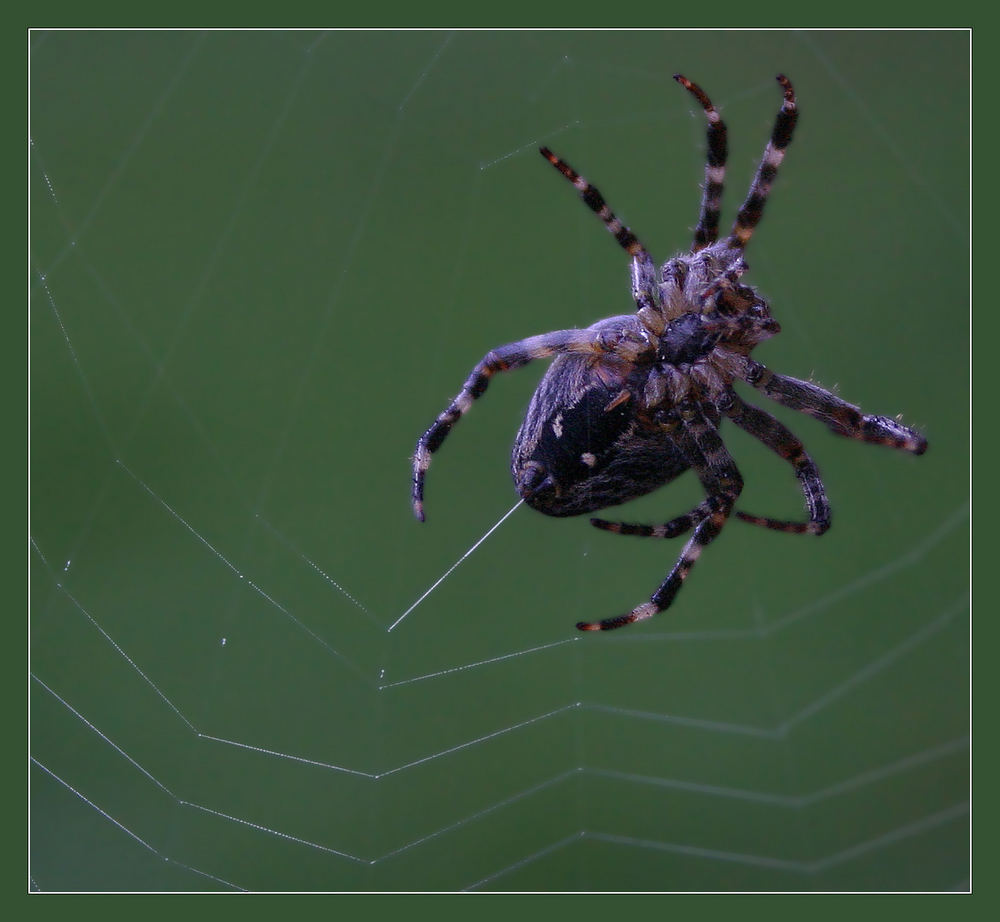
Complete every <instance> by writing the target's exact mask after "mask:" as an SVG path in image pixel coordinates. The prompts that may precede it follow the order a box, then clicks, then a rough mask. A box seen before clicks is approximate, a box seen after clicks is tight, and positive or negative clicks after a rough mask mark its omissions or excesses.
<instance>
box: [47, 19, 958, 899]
mask: <svg viewBox="0 0 1000 922" xmlns="http://www.w3.org/2000/svg"><path fill="white" fill-rule="evenodd" d="M915 55H919V56H920V57H921V59H931V58H933V59H934V60H935V61H936V62H937V63H936V67H935V71H936V72H935V76H934V77H933V79H931V78H930V77H924V76H923V75H921V74H919V73H916V72H914V70H913V69H912V68H909V67H903V66H901V63H902V62H906V61H908V60H912V59H913V57H914V56H915ZM748 61H751V62H753V66H752V67H751V68H747V67H746V66H745V64H746V62H748ZM706 62H711V63H706ZM779 69H780V70H784V71H786V72H788V73H789V74H790V75H791V76H792V77H793V79H794V80H795V82H796V86H797V88H798V91H799V96H800V102H801V107H802V113H803V115H802V121H801V124H800V128H799V132H798V135H797V137H796V139H795V142H794V144H793V146H792V148H791V150H790V153H789V157H788V159H787V161H786V165H785V167H784V168H783V170H782V176H781V178H780V179H779V181H778V184H777V187H776V190H775V194H774V197H773V200H772V202H771V205H770V208H769V211H768V214H767V217H766V219H765V221H764V223H763V225H762V228H761V231H760V233H759V234H758V237H757V238H755V240H754V242H753V246H752V250H751V253H750V261H751V263H752V266H753V272H752V281H753V282H754V283H755V284H756V285H757V286H758V287H759V288H760V289H761V290H762V291H763V292H765V294H766V295H767V296H769V297H770V299H771V302H772V308H773V311H774V313H775V315H776V316H777V317H778V318H779V319H780V321H781V323H782V325H783V327H784V333H783V335H782V336H781V337H779V338H777V339H776V340H774V341H773V342H771V343H768V344H766V345H765V346H763V347H762V348H761V350H760V352H759V354H760V356H761V358H762V359H763V360H764V361H766V362H767V363H768V364H769V366H771V367H773V368H775V369H777V370H780V371H782V372H785V373H788V374H793V375H798V376H801V377H806V376H808V375H810V374H811V373H812V374H815V376H816V379H817V380H819V381H822V382H823V383H824V384H826V385H828V386H832V385H839V387H840V390H841V392H842V393H843V394H844V396H845V397H847V398H848V399H851V400H856V401H858V402H860V403H861V404H862V405H863V406H865V407H866V409H868V410H870V411H873V412H882V413H886V412H888V413H892V412H894V411H896V410H901V409H904V408H905V409H906V410H907V411H908V416H907V422H909V423H911V424H913V425H917V426H920V427H922V428H923V429H924V430H925V431H926V432H927V433H928V436H929V438H930V440H931V450H930V451H929V452H928V454H927V455H926V457H924V458H921V459H914V458H910V457H900V456H896V455H894V454H892V453H890V452H884V451H880V450H878V449H875V448H872V447H869V446H862V445H858V444H856V443H851V442H847V441H844V440H839V439H835V438H833V437H832V436H830V435H829V434H828V433H827V432H826V430H824V429H823V428H822V427H821V426H818V425H816V424H814V423H813V422H811V421H809V420H806V419H804V418H803V417H797V416H796V415H795V414H783V413H780V412H779V414H778V415H781V416H782V418H783V419H784V420H785V421H786V422H788V423H789V424H790V425H793V426H794V428H795V431H796V432H797V433H799V434H800V435H801V436H802V437H803V439H804V440H805V442H806V444H807V445H808V446H809V448H810V450H811V452H812V454H813V455H814V457H815V458H816V459H817V461H818V463H819V465H820V467H821V469H822V471H823V473H824V477H825V480H826V483H827V486H828V489H829V492H830V495H831V500H832V502H833V506H834V517H835V527H834V528H833V530H832V531H831V532H830V533H829V534H828V535H826V536H824V537H823V538H822V540H821V541H812V540H807V539H802V538H797V537H794V536H786V535H778V534H771V533H765V532H762V531H760V530H758V529H752V528H749V527H747V526H744V525H741V524H739V523H734V524H733V525H732V526H731V527H729V528H727V530H726V533H725V535H724V537H723V538H722V539H720V541H719V542H717V543H716V544H714V545H713V546H712V547H711V548H710V549H709V550H708V551H707V552H706V554H705V555H704V556H703V558H702V560H701V561H700V562H699V564H698V566H697V568H696V569H695V570H694V572H693V574H692V578H691V580H690V581H689V582H688V584H687V585H686V586H685V588H684V591H683V592H682V593H681V595H680V597H679V599H678V602H677V604H676V606H675V607H674V609H672V610H671V612H670V613H669V614H668V615H664V616H662V617H661V618H659V619H657V620H655V621H653V622H651V623H649V624H647V625H643V626H640V627H635V628H631V629H628V630H625V631H622V632H619V633H616V634H609V635H606V636H605V635H599V636H596V637H593V636H586V637H584V636H582V635H579V634H578V633H577V632H575V631H574V630H573V623H574V622H575V621H576V620H578V619H579V618H580V617H587V618H593V617H603V616H606V615H611V614H617V613H619V612H621V611H624V610H627V609H628V608H630V607H631V606H632V605H633V604H635V603H636V602H638V601H641V600H642V599H643V598H645V597H647V596H648V594H649V593H650V591H651V590H652V589H653V588H654V587H655V586H656V585H657V584H658V582H659V580H660V579H662V577H663V575H664V574H665V573H666V571H667V569H668V568H669V566H670V565H671V564H672V562H673V560H674V559H675V557H676V554H677V552H678V551H679V545H676V544H675V543H670V544H669V546H664V545H663V544H662V543H660V542H655V541H638V540H628V539H624V538H620V537H617V536H613V535H612V536H609V535H606V534H601V533H598V532H596V531H595V530H593V529H591V528H590V527H589V526H588V525H587V523H586V522H585V521H583V520H582V519H581V520H550V519H547V518H545V517H543V516H538V515H536V514H534V513H532V512H530V511H528V510H525V509H523V508H521V507H520V506H515V507H514V508H511V504H512V503H513V500H514V497H513V491H512V489H511V486H510V481H509V475H508V474H507V472H506V468H507V455H508V452H509V443H510V440H511V438H512V436H513V433H514V431H515V429H516V426H517V423H518V421H519V418H520V413H521V412H522V410H523V407H524V406H525V404H526V402H527V399H528V397H529V395H530V392H531V390H532V387H533V386H534V383H535V382H536V381H537V377H538V375H537V372H536V371H533V370H531V369H529V370H525V371H522V372H519V373H517V374H512V375H510V376H507V377H505V379H503V380H500V381H497V382H496V383H495V385H494V387H492V388H491V390H490V393H489V395H488V397H487V399H485V400H484V401H483V402H482V403H481V404H480V405H478V406H477V407H476V408H475V410H474V411H473V412H472V413H471V414H470V415H469V416H468V418H467V419H465V420H463V421H462V423H461V425H460V426H459V427H458V429H457V430H456V432H455V434H454V436H453V438H452V439H451V440H449V443H448V445H447V446H446V448H445V450H443V451H442V452H441V454H440V455H439V456H438V457H437V458H436V460H435V464H434V466H433V467H432V469H431V471H430V474H429V478H428V492H427V510H428V522H427V524H426V525H424V526H419V525H418V524H416V523H415V522H413V521H412V519H411V518H410V512H409V506H408V502H407V487H408V478H409V461H408V458H409V455H410V453H411V452H412V448H413V443H414V441H415V439H416V437H417V436H418V435H419V433H420V432H421V431H422V430H423V428H424V427H426V425H427V424H428V423H429V422H430V421H431V420H432V419H433V417H434V415H435V414H436V413H437V412H438V411H439V410H440V409H441V408H442V407H443V406H444V405H445V403H446V401H447V399H448V398H449V397H451V396H452V395H453V393H454V392H455V391H456V390H457V388H458V386H459V385H460V383H461V381H462V380H463V378H464V375H465V374H466V373H467V371H468V369H469V367H471V365H472V363H473V362H474V361H475V360H476V359H477V358H478V357H479V356H480V355H481V354H483V353H484V352H486V351H487V350H488V349H489V348H491V347H492V346H494V345H497V344H499V343H502V342H508V341H511V340H514V339H518V338H520V337H522V336H525V335H528V334H530V333H536V332H542V331H545V330H549V329H557V328H562V327H568V326H575V325H584V324H587V323H590V322H592V321H593V320H594V319H597V318H599V317H602V316H606V315H608V314H611V313H615V312H623V311H626V310H628V309H629V299H628V294H627V281H626V279H627V274H626V272H625V261H624V259H623V257H622V255H621V254H620V253H617V251H616V250H615V248H614V246H613V244H612V243H611V242H610V241H609V240H608V239H607V235H606V234H605V233H603V232H602V230H601V228H600V226H599V225H598V223H597V222H595V221H594V219H593V216H592V215H590V214H588V213H586V210H585V209H583V208H582V207H580V204H579V202H578V201H576V200H575V198H574V196H573V195H572V194H571V190H569V189H568V188H566V187H565V186H564V184H561V183H560V182H558V181H557V177H554V176H553V175H551V170H547V169H546V168H545V166H544V164H542V163H541V162H540V160H539V158H538V157H537V155H536V154H535V153H534V151H533V148H535V147H537V146H538V145H539V144H540V143H545V144H551V146H552V147H553V149H555V150H556V151H558V152H559V153H560V154H562V155H564V156H565V157H566V159H567V160H569V162H570V163H572V164H573V165H574V166H576V167H578V168H579V169H581V170H582V171H583V172H584V173H585V175H586V176H587V177H588V178H590V179H592V180H593V181H595V182H596V183H597V184H598V185H599V186H600V187H601V189H602V191H603V192H604V193H605V194H606V195H607V197H608V199H609V201H610V202H611V203H612V206H613V207H614V208H615V209H616V210H617V211H618V212H619V213H620V214H621V216H622V217H623V219H625V220H626V221H627V222H628V223H629V224H630V225H631V226H632V227H633V228H634V229H635V230H636V232H637V233H638V234H639V235H640V236H641V237H642V239H643V240H644V242H646V244H647V245H648V246H649V247H650V249H651V250H652V251H653V253H654V255H656V256H658V257H659V258H660V259H663V258H665V257H666V256H667V255H669V254H670V253H671V252H673V251H674V250H676V249H678V248H680V247H682V246H685V245H686V241H687V234H688V229H689V228H690V226H691V225H692V224H693V223H694V220H695V209H696V204H697V195H696V189H695V183H696V182H697V181H698V180H699V179H700V177H701V157H702V151H703V120H702V118H701V115H700V113H698V112H695V111H693V108H692V104H691V100H690V99H689V98H688V97H687V96H686V94H684V93H683V92H680V91H679V90H678V89H677V88H676V86H675V85H674V84H673V82H672V81H670V80H669V75H670V73H672V72H673V71H675V70H679V71H683V72H685V73H687V74H688V75H689V76H691V77H692V78H694V79H697V80H698V81H699V82H701V83H702V84H703V85H704V86H705V88H706V89H707V90H708V91H709V92H710V93H711V94H712V96H713V99H714V100H715V102H716V104H717V105H718V106H719V107H720V108H721V110H722V111H723V114H724V116H725V118H726V121H727V124H728V125H729V129H730V138H731V151H732V154H731V160H730V172H729V194H728V196H727V198H726V201H725V205H726V206H727V209H728V210H727V211H726V214H728V215H732V213H733V209H734V208H735V206H736V204H737V203H738V201H739V197H740V196H741V194H742V193H743V192H744V190H745V188H746V183H747V182H748V180H749V177H750V175H751V172H752V169H753V164H754V162H755V158H756V157H757V156H759V152H760V149H761V148H762V146H763V142H764V139H765V138H766V136H767V132H768V130H769V126H770V122H771V120H772V118H773V113H774V111H775V110H776V107H777V104H778V94H777V91H776V90H775V88H774V86H773V74H774V73H775V72H776V71H777V70H779ZM967 73H968V36H967V34H966V33H964V32H908V33H892V32H878V33H849V32H837V33H794V32H781V33H768V32H753V33H716V32H711V33H700V32H695V33H687V32H685V33H587V32H578V33H560V32H546V33H533V32H514V33H478V32H473V33H469V32H458V33H443V32H406V33H315V32H209V33H200V32H112V33H108V32H35V33H33V34H32V37H31V80H32V90H31V105H32V115H31V133H32V142H31V222H32V226H31V266H32V278H31V311H30V323H31V363H32V364H31V372H32V374H31V400H32V428H31V437H32V443H31V475H32V500H31V503H32V508H31V522H30V531H31V544H30V551H29V554H30V563H31V603H32V604H31V649H30V657H31V678H30V689H31V699H30V702H31V740H30V743H31V766H32V767H31V772H30V796H31V820H30V878H29V887H30V889H33V890H108V889H115V890H199V889H254V890H337V891H346V890H376V891H381V890H460V889H474V890H475V889H479V890H484V889H502V890H563V891H565V890H589V889H607V890H759V889H764V890H812V889H825V890H842V889H848V890H873V889H874V890H897V889H933V890H949V889H965V888H967V887H968V885H969V865H968V858H967V855H968V835H969V829H968V801H969V786H968V719H969V712H968V649H969V647H968V643H969V635H968V585H967V583H968V580H967V573H968V556H967V546H968V545H967V542H968V497H967V495H968V490H967V471H968V453H967V445H968V419H967V417H966V416H965V415H964V413H962V412H957V411H956V409H959V410H960V409H961V408H963V407H965V406H967V404H968V392H967V381H968V326H967V323H966V317H967V310H966V307H965V299H966V285H965V283H964V279H965V278H966V277H967V268H966V267H967V251H966V247H965V239H966V238H967V231H966V226H967V220H966V216H967V201H968V182H967V177H968V170H967V163H968V147H967V142H966V138H967V135H968V96H967V94H966V93H965V92H964V91H962V92H958V91H957V90H956V88H958V87H962V86H964V85H965V81H966V79H967ZM928 128H930V129H931V130H932V131H933V132H934V134H935V137H940V138H944V139H946V143H936V144H934V145H928V144H927V143H926V135H927V131H928ZM928 263H930V264H931V265H932V266H933V271H931V272H928V271H926V266H927V265H928ZM956 280H960V284H957V285H956ZM942 305H943V306H945V309H946V310H947V311H948V312H949V313H948V320H947V322H946V323H945V324H942V323H941V318H940V307H941V306H942ZM931 355H933V357H934V365H933V373H931V371H930V356H931ZM769 409H772V410H773V407H770V408H769ZM725 437H726V440H727V443H728V444H729V445H730V447H731V450H732V451H733V453H734V456H735V457H736V459H737V461H738V463H739V464H740V466H741V470H742V471H743V474H744V477H745V480H746V482H747V485H748V486H747V490H746V493H745V494H744V500H745V504H746V508H747V509H748V510H750V511H754V512H757V511H760V512H767V513H768V514H772V515H779V516H780V515H787V516H791V515H795V514H797V513H798V511H799V510H798V505H799V500H798V498H797V496H796V491H795V484H794V478H792V477H790V476H789V475H788V471H787V469H786V468H785V467H783V466H782V464H781V462H780V461H778V460H777V459H775V458H773V457H770V456H768V455H767V453H766V452H765V451H764V450H763V449H762V448H761V447H760V446H757V445H755V444H754V443H753V442H752V441H751V440H750V439H749V438H747V437H745V436H744V435H743V434H742V433H739V432H736V433H733V432H728V431H727V432H726V433H725ZM689 480H691V481H693V478H691V477H685V478H682V480H681V481H679V482H678V483H677V484H676V485H672V486H671V489H670V490H669V491H662V492H659V493H657V494H654V495H652V496H650V497H647V498H644V499H643V500H642V501H639V502H636V503H634V504H633V505H632V506H631V507H629V508H628V509H626V510H625V511H624V512H623V514H622V517H623V518H626V519H629V520H646V521H661V520H665V519H666V518H669V517H670V516H672V515H674V514H676V513H677V512H679V511H682V510H684V509H686V508H688V507H689V506H690V505H692V504H693V503H694V501H695V500H696V498H697V496H698V490H697V484H696V483H694V482H691V483H689V482H688V481H689ZM456 564H458V565H456ZM390 627H392V628H393V629H392V630H389V628H390Z"/></svg>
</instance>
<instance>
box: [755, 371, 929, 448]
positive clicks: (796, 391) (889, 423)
mask: <svg viewBox="0 0 1000 922" xmlns="http://www.w3.org/2000/svg"><path fill="white" fill-rule="evenodd" d="M740 377H741V378H743V380H744V381H746V382H747V384H749V385H751V386H752V387H755V388H757V390H759V391H760V392H761V393H762V394H765V395H766V396H768V397H770V398H771V399H772V400H774V401H776V402H777V403H780V404H781V405H782V406H786V407H790V408H791V409H793V410H798V411H800V412H802V413H805V414H806V415H808V416H812V417H814V418H815V419H818V420H819V421H820V422H822V423H825V424H826V426H827V427H828V428H829V429H830V431H831V432H833V433H835V434H836V435H842V436H844V437H845V438H849V439H858V440H860V441H862V442H873V443H874V444H876V445H887V446H888V447H889V448H899V449H902V450H903V451H909V452H912V453H913V454H915V455H922V454H923V453H924V452H925V451H927V439H925V438H924V437H923V436H922V435H921V434H920V433H919V432H917V431H915V430H914V429H910V428H908V427H907V426H904V425H903V424H902V423H899V422H897V421H896V420H894V419H889V418H888V417H887V416H872V415H869V414H866V413H862V412H861V409H860V408H859V407H856V406H854V405H853V404H850V403H848V402H847V401H846V400H841V399H840V398H839V397H837V396H836V395H835V394H831V393H830V392H829V391H827V390H824V389H823V388H822V387H818V386H817V385H815V384H810V383H809V382H808V381H800V380H798V378H789V377H786V376H785V375H778V374H775V373H774V372H773V371H771V370H770V369H768V368H766V367H765V366H764V365H761V363H760V362H755V361H752V360H751V361H748V362H747V364H746V368H745V369H744V370H743V372H742V373H741V374H740Z"/></svg>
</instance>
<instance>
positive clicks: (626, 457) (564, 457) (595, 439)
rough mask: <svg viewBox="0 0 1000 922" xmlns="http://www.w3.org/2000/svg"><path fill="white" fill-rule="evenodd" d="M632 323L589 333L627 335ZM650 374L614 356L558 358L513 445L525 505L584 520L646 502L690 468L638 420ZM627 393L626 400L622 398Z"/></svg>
mask: <svg viewBox="0 0 1000 922" xmlns="http://www.w3.org/2000/svg"><path fill="white" fill-rule="evenodd" d="M635 322H636V321H635V318H634V316H625V317H611V318H609V319H607V320H603V321H601V322H600V323H598V324H595V325H594V326H593V327H591V328H590V329H600V330H604V331H611V330H614V329H629V328H631V327H632V326H633V325H634V324H635ZM647 373H648V366H647V367H641V366H637V365H635V364H632V363H628V362H622V361H621V360H618V359H616V358H614V357H613V356H609V357H608V358H596V359H595V358H593V357H589V356H580V355H561V356H558V357H557V358H556V359H555V360H554V361H553V362H552V364H551V365H550V366H549V368H548V370H547V371H546V373H545V375H544V377H543V378H542V380H541V382H540V383H539V385H538V388H537V389H536V390H535V393H534V395H533V396H532V398H531V403H530V404H529V405H528V410H527V412H526V413H525V417H524V421H523V422H522V423H521V428H520V429H519V430H518V433H517V437H516V438H515V440H514V448H513V452H512V455H511V473H512V474H513V477H514V483H515V485H516V486H517V491H518V493H519V494H520V495H521V497H522V498H523V499H524V500H525V502H526V503H527V504H528V505H529V506H532V507H533V508H534V509H537V510H538V511H539V512H543V513H545V514H546V515H553V516H571V515H581V514H583V513H586V512H594V511H596V510H599V509H606V508H607V507H608V506H615V505H617V504H619V503H623V502H625V501H626V500H629V499H632V498H634V497H636V496H642V495H643V494H645V493H649V492H651V491H652V490H655V489H656V488H657V487H660V486H662V485H663V484H665V483H667V482H668V481H670V480H673V479H674V478H675V477H677V476H678V475H679V474H681V473H683V472H684V471H685V470H687V468H688V464H687V462H686V461H685V460H684V459H683V457H682V456H681V455H680V452H678V451H677V449H676V448H674V447H673V445H672V444H671V443H670V442H669V440H667V439H664V437H663V435H662V433H661V432H658V431H655V430H653V429H651V428H649V427H648V426H645V425H643V423H642V422H641V421H640V420H639V418H638V417H637V416H636V407H635V403H636V401H635V400H634V399H633V398H632V396H631V395H632V392H633V391H634V390H638V392H640V393H641V384H642V380H643V379H644V377H645V375H646V374H647ZM623 392H625V393H627V395H628V396H627V398H626V397H623Z"/></svg>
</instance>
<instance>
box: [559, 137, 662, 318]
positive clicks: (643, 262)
mask: <svg viewBox="0 0 1000 922" xmlns="http://www.w3.org/2000/svg"><path fill="white" fill-rule="evenodd" d="M539 152H540V153H541V155H542V156H543V157H544V158H545V159H546V160H548V161H549V163H551V164H552V165H553V166H554V167H555V168H556V169H557V170H558V171H559V172H560V173H562V174H563V176H565V177H566V178H567V179H568V180H569V181H570V182H571V183H573V186H574V187H575V188H576V191H577V192H579V193H580V198H581V199H583V202H584V204H585V205H586V206H587V207H588V208H589V209H590V210H591V211H593V212H594V214H596V215H597V217H599V218H600V219H601V220H602V221H603V222H604V226H605V227H606V228H607V229H608V230H609V231H610V232H611V234H612V235H613V236H614V238H615V240H617V241H618V245H619V246H620V247H621V248H622V249H623V250H625V252H627V253H628V254H629V256H631V257H632V298H633V300H634V301H635V303H636V305H637V306H638V308H639V316H640V318H641V319H642V320H643V322H644V323H646V324H647V325H650V327H651V329H653V332H654V333H656V335H657V336H659V335H660V334H661V333H662V332H663V330H664V328H665V323H664V322H663V321H662V320H660V321H659V322H658V321H657V318H658V317H659V316H660V298H659V292H658V291H657V285H656V264H655V263H654V262H653V257H652V256H650V255H649V251H648V250H647V249H646V248H645V247H644V246H643V245H642V244H641V243H640V242H639V238H638V237H636V235H635V234H633V233H632V231H630V230H629V229H628V228H627V227H626V226H625V225H624V224H622V222H621V221H620V220H619V219H618V218H617V217H616V216H615V214H614V212H613V211H612V210H611V209H610V208H609V207H608V203H607V202H605V201H604V196H603V195H601V193H600V191H598V189H597V187H596V186H593V185H591V184H590V183H589V182H587V180H586V179H584V178H583V177H582V176H581V175H580V174H579V173H577V172H576V170H574V169H573V168H572V167H571V166H570V165H569V164H568V163H566V162H565V161H564V160H562V159H560V158H559V157H557V156H556V155H555V154H553V153H552V151H550V150H549V149H548V148H547V147H541V148H539Z"/></svg>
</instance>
